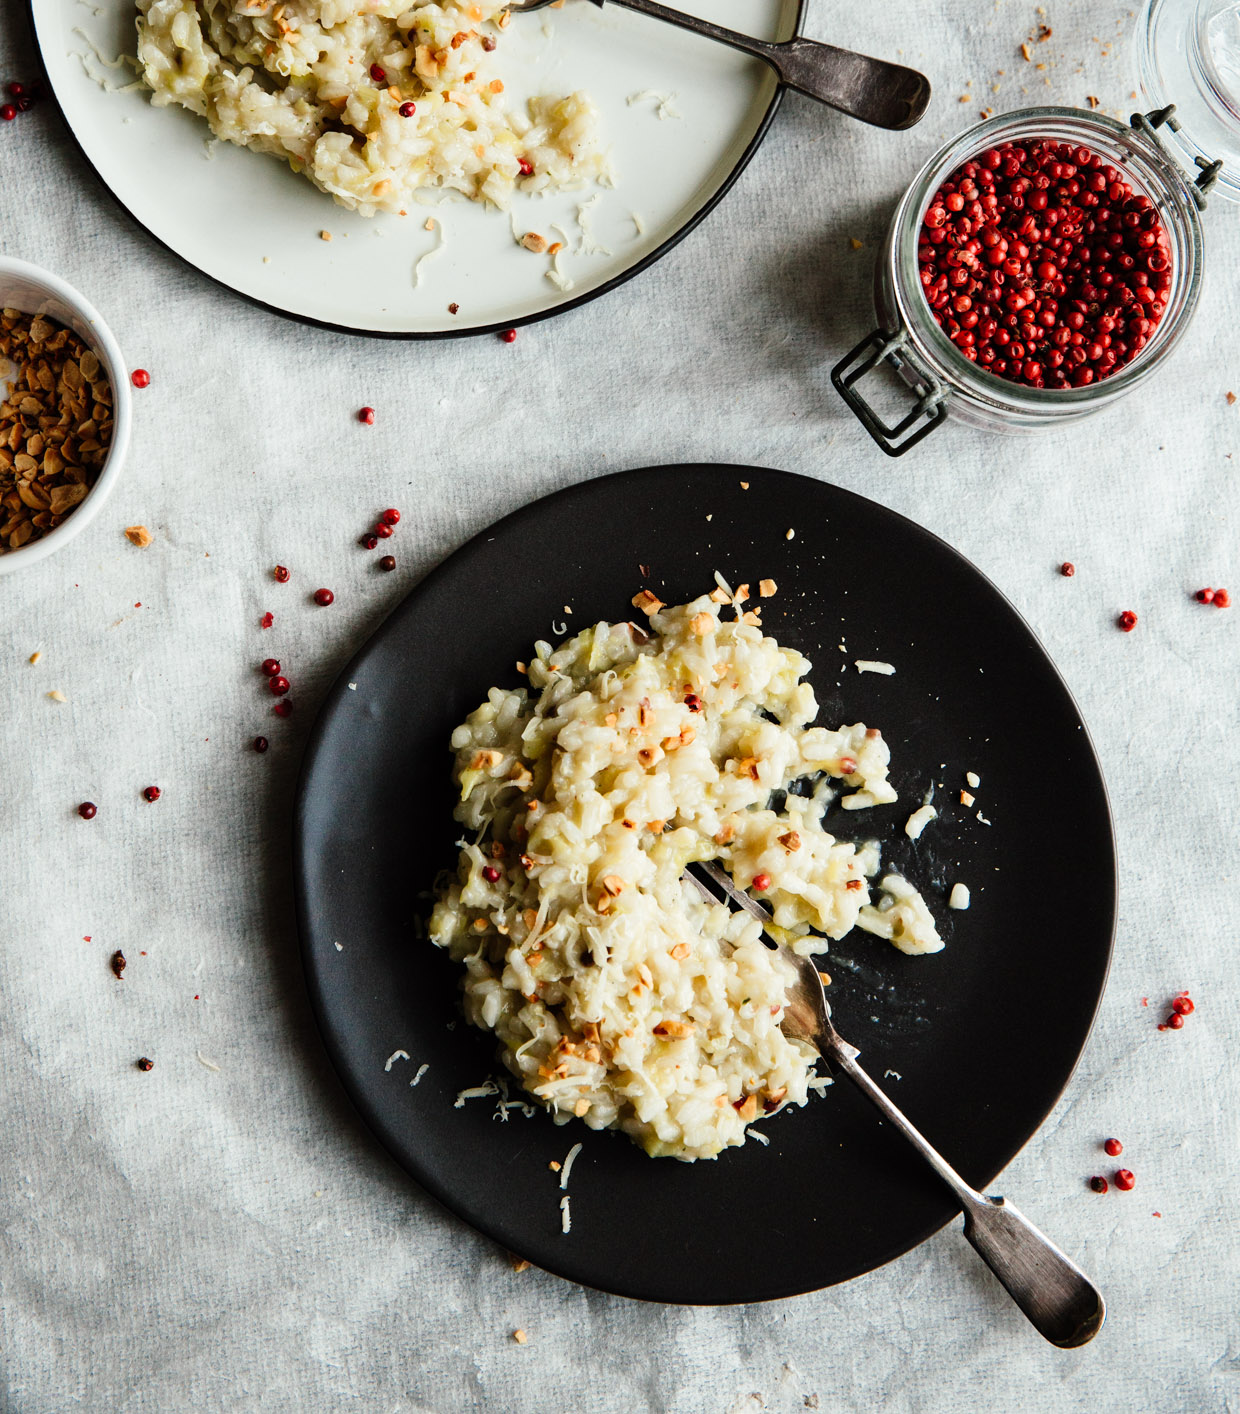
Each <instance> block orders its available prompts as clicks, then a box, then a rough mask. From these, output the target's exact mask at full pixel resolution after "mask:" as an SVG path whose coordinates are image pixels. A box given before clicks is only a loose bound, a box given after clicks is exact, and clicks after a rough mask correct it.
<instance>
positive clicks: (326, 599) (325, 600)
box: [314, 589, 336, 609]
mask: <svg viewBox="0 0 1240 1414" xmlns="http://www.w3.org/2000/svg"><path fill="white" fill-rule="evenodd" d="M335 601H336V596H335V595H334V594H333V593H332V592H331V590H330V589H316V590H315V591H314V602H315V603H316V604H318V605H319V607H320V608H323V609H326V608H327V606H328V605H329V604H334V603H335Z"/></svg>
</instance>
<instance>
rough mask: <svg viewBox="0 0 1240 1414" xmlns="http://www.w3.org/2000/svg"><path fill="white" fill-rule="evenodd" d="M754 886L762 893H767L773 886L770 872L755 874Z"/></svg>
mask: <svg viewBox="0 0 1240 1414" xmlns="http://www.w3.org/2000/svg"><path fill="white" fill-rule="evenodd" d="M753 886H754V888H755V889H757V890H758V892H759V893H760V894H764V893H766V891H767V889H769V888H770V887H771V876H770V875H769V874H755V875H754V876H753Z"/></svg>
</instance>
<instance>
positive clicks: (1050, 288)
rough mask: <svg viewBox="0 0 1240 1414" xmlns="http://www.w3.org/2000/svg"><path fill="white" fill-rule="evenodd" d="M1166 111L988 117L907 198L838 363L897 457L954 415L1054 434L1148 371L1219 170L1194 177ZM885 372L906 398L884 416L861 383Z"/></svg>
mask: <svg viewBox="0 0 1240 1414" xmlns="http://www.w3.org/2000/svg"><path fill="white" fill-rule="evenodd" d="M1171 111H1173V110H1163V111H1160V112H1156V113H1151V114H1148V115H1146V114H1134V116H1133V118H1132V120H1131V122H1130V124H1128V125H1124V124H1123V123H1119V122H1117V121H1115V120H1114V119H1112V118H1109V117H1106V116H1105V115H1103V114H1100V113H1092V112H1086V111H1084V110H1078V109H1072V108H1026V109H1022V110H1020V111H1018V112H1015V113H1006V114H1003V115H1001V116H1000V117H996V118H990V119H988V120H987V121H986V122H984V123H980V124H978V125H977V126H976V127H973V128H970V129H969V130H968V131H967V132H964V133H962V134H961V135H960V136H959V137H957V138H954V139H953V140H952V141H951V142H949V143H947V144H946V145H945V146H944V147H942V148H941V149H940V150H939V151H938V152H937V153H935V155H934V156H933V157H932V158H931V159H930V160H929V162H927V163H926V165H925V166H924V167H923V168H922V170H921V171H920V172H919V173H918V175H917V177H916V178H914V180H913V182H912V184H911V185H910V186H909V188H908V190H907V191H906V192H905V194H904V197H903V198H902V200H901V202H900V204H899V206H898V207H897V209H896V213H895V216H894V217H893V219H892V222H891V225H890V227H889V229H888V233H887V239H886V242H885V244H884V246H883V250H882V253H881V255H880V256H879V261H878V268H877V270H876V273H875V308H876V311H877V315H878V321H879V327H878V328H877V329H875V330H874V331H873V333H871V334H870V335H869V336H868V337H867V338H866V339H865V340H864V341H863V342H862V343H861V344H859V345H858V346H857V348H855V349H854V350H853V351H852V352H851V353H850V354H849V355H848V356H847V357H846V358H845V359H843V360H842V361H841V362H840V363H839V364H838V365H837V366H836V367H835V369H834V370H833V371H832V375H831V376H832V381H833V383H834V384H835V386H836V388H837V389H838V391H839V392H840V394H841V395H842V396H843V398H844V399H845V401H846V402H847V403H848V405H849V407H850V408H851V409H852V411H853V412H854V413H855V414H856V416H857V417H858V418H859V420H860V421H861V422H862V424H863V426H864V427H865V428H866V430H867V431H868V432H869V433H870V435H871V436H872V437H873V438H874V440H875V442H877V444H878V445H879V446H880V447H881V448H882V450H883V451H884V452H886V453H887V454H888V455H889V456H899V455H901V454H902V453H903V452H905V451H907V450H908V449H909V448H910V447H912V446H914V445H916V443H917V442H919V441H921V439H922V438H923V437H925V436H927V435H928V434H929V433H930V432H932V431H934V430H935V428H937V427H938V426H939V425H940V424H941V423H942V422H944V421H945V420H946V419H947V418H948V417H949V416H950V417H955V418H959V419H960V420H961V421H963V422H968V423H971V424H973V425H975V426H979V427H984V428H988V429H990V430H994V431H1004V432H1028V431H1036V430H1038V429H1041V428H1046V427H1052V426H1061V425H1063V424H1065V423H1067V422H1071V421H1073V420H1075V419H1078V418H1081V417H1086V416H1088V415H1089V414H1090V413H1093V412H1097V411H1099V410H1100V409H1101V408H1104V407H1107V406H1109V405H1110V404H1111V403H1113V402H1115V401H1116V400H1117V399H1118V398H1121V397H1123V396H1124V394H1125V393H1129V392H1131V391H1132V389H1133V388H1135V387H1136V386H1137V385H1138V384H1139V383H1142V382H1144V381H1145V380H1146V379H1147V378H1149V377H1150V376H1151V375H1152V374H1153V373H1154V372H1155V371H1156V370H1157V369H1158V368H1159V367H1160V366H1161V365H1162V363H1163V361H1164V359H1166V358H1167V356H1168V355H1169V354H1170V353H1171V351H1172V350H1173V349H1174V348H1175V347H1176V345H1177V344H1178V343H1179V340H1180V338H1181V337H1182V336H1183V334H1184V332H1185V330H1186V329H1187V328H1188V325H1189V322H1190V321H1191V319H1192V316H1193V314H1194V312H1195V310H1196V308H1197V303H1198V298H1199V295H1200V290H1201V277H1202V262H1203V244H1202V230H1201V221H1200V214H1199V213H1200V211H1201V209H1202V208H1204V206H1205V193H1206V192H1207V191H1208V190H1209V188H1210V186H1211V185H1212V184H1213V182H1214V180H1215V179H1216V177H1217V172H1218V167H1219V165H1220V164H1217V163H1216V164H1211V165H1209V166H1203V170H1202V171H1201V172H1200V173H1199V174H1197V175H1196V176H1195V178H1194V177H1193V176H1189V175H1187V174H1186V173H1185V172H1184V171H1183V170H1182V169H1181V168H1180V167H1179V166H1178V165H1177V164H1176V162H1175V161H1174V160H1173V159H1172V158H1171V157H1170V156H1169V155H1168V153H1167V152H1166V151H1165V150H1164V148H1163V145H1162V142H1161V141H1160V139H1159V128H1160V127H1161V126H1162V125H1163V124H1164V123H1166V122H1167V121H1168V119H1169V118H1170V117H1171ZM882 365H886V366H887V367H888V368H890V369H894V371H895V372H896V373H897V374H898V375H899V377H900V379H901V380H902V381H903V383H905V384H906V385H907V386H908V388H909V389H910V390H911V392H912V394H913V401H912V405H911V407H909V408H908V409H907V410H906V411H905V412H904V414H903V415H902V416H900V417H898V418H897V419H896V420H895V421H894V422H891V423H889V422H887V421H886V420H884V418H883V417H881V416H880V414H879V413H878V412H876V411H875V409H874V407H873V406H872V405H871V403H870V402H869V400H868V399H867V398H866V397H865V396H864V394H863V393H862V391H861V389H860V387H859V386H858V385H859V383H860V382H861V380H862V379H864V378H865V377H866V375H867V374H869V373H871V372H872V371H874V370H876V369H880V368H881V366H882Z"/></svg>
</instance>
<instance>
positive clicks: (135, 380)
mask: <svg viewBox="0 0 1240 1414" xmlns="http://www.w3.org/2000/svg"><path fill="white" fill-rule="evenodd" d="M129 381H130V382H131V383H132V384H133V385H134V387H135V388H149V387H150V384H151V375H150V374H149V373H148V372H147V371H146V369H145V368H135V369H134V371H133V372H132V373H131V374H130V375H129Z"/></svg>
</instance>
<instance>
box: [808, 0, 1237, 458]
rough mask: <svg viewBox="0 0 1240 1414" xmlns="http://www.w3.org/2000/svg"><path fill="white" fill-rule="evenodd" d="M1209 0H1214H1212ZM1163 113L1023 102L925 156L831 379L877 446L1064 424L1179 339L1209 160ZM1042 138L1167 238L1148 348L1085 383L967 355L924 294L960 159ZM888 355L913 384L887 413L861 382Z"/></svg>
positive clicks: (1112, 396) (1195, 289) (1194, 267)
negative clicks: (937, 211) (921, 262)
mask: <svg viewBox="0 0 1240 1414" xmlns="http://www.w3.org/2000/svg"><path fill="white" fill-rule="evenodd" d="M1215 3H1217V0H1215ZM1170 116H1171V115H1170V114H1168V113H1165V112H1162V113H1152V114H1149V115H1140V114H1137V115H1134V117H1133V120H1132V123H1131V124H1129V125H1125V124H1123V123H1119V122H1116V121H1115V120H1114V119H1113V118H1108V117H1106V116H1105V115H1103V114H1101V113H1091V112H1087V111H1085V110H1082V109H1075V108H1024V109H1021V110H1019V111H1017V112H1014V113H1005V114H1001V115H1000V116H998V117H995V118H989V119H987V120H986V121H985V122H984V123H979V124H978V125H977V126H975V127H972V128H970V129H968V130H967V131H966V132H964V133H962V134H961V135H960V136H959V137H956V138H954V139H952V141H950V142H949V143H947V144H946V145H945V146H944V147H942V148H940V149H939V151H938V152H936V153H935V154H934V156H933V157H932V158H931V159H930V160H929V161H928V162H927V163H926V165H925V166H924V167H923V168H922V169H921V171H920V172H919V173H918V174H917V176H916V177H915V178H914V179H913V181H912V183H911V184H910V185H909V188H908V190H907V191H906V192H905V193H904V196H903V198H902V200H901V201H900V204H899V206H898V207H897V208H896V212H895V215H894V217H893V218H892V221H891V225H890V227H889V229H888V232H887V239H886V242H885V244H884V246H883V250H882V254H881V255H880V257H879V261H878V268H877V271H876V273H875V295H874V303H875V309H876V312H877V315H878V328H877V329H876V330H874V331H873V333H871V334H870V335H869V336H868V337H867V338H866V339H865V340H864V341H863V342H862V343H861V344H860V345H858V347H857V348H855V349H854V350H853V351H852V352H851V353H850V354H849V355H848V356H847V358H845V359H844V360H843V361H842V362H841V363H839V364H838V365H837V366H836V367H835V369H834V370H833V371H832V375H831V377H832V382H833V383H834V384H835V386H836V388H837V390H838V391H839V392H840V394H841V396H842V397H843V398H844V400H845V401H846V402H847V403H848V405H849V407H850V408H851V409H852V411H853V412H854V413H855V414H856V415H857V417H858V418H859V419H860V421H861V422H862V424H863V425H864V426H865V428H866V430H867V431H868V432H869V433H870V435H871V436H872V437H873V438H874V440H875V441H876V442H877V443H878V445H879V446H880V447H881V448H882V449H883V451H885V452H886V453H888V455H890V456H899V455H901V454H902V453H903V452H905V451H907V450H908V449H909V448H910V447H912V446H914V445H916V443H917V442H919V441H920V440H921V439H922V438H923V437H925V436H926V435H928V434H929V433H930V432H932V431H934V430H935V428H937V427H938V426H940V425H941V424H942V423H943V422H945V421H946V420H947V419H948V418H949V417H950V418H959V419H960V420H961V421H963V422H968V423H971V424H973V425H975V426H979V427H985V428H989V429H992V430H995V431H1002V432H1033V431H1037V430H1039V429H1042V428H1047V427H1054V426H1061V425H1063V424H1064V423H1068V422H1071V421H1074V420H1075V419H1078V418H1082V417H1087V416H1088V415H1089V414H1090V413H1094V412H1098V411H1100V410H1101V409H1102V408H1104V407H1108V406H1110V404H1112V403H1114V402H1115V401H1116V400H1117V399H1119V398H1122V397H1123V396H1124V395H1125V394H1126V393H1130V392H1131V391H1132V390H1133V389H1134V388H1135V387H1137V385H1138V384H1140V383H1144V382H1145V381H1146V379H1148V378H1150V377H1151V376H1152V375H1153V374H1154V373H1155V372H1156V371H1157V370H1158V369H1159V368H1160V367H1161V366H1162V363H1163V361H1164V360H1165V359H1166V358H1167V357H1168V356H1169V355H1170V353H1171V352H1172V350H1173V349H1174V348H1175V347H1176V345H1177V344H1178V343H1179V341H1180V339H1181V338H1182V337H1183V335H1184V332H1185V330H1186V329H1187V328H1188V325H1189V322H1190V321H1191V319H1192V317H1193V314H1194V312H1195V311H1196V308H1197V303H1198V299H1199V296H1200V292H1201V277H1202V265H1203V255H1204V251H1203V242H1202V229H1201V219H1200V214H1199V213H1200V209H1201V208H1202V207H1204V205H1205V196H1204V193H1205V190H1207V189H1208V188H1209V187H1210V185H1211V184H1212V183H1213V181H1214V180H1215V179H1216V178H1217V168H1216V167H1214V168H1211V169H1208V170H1206V171H1203V172H1201V173H1200V174H1196V173H1195V174H1194V176H1195V177H1196V180H1194V176H1190V175H1188V174H1187V173H1186V172H1185V171H1184V169H1183V168H1181V167H1180V166H1179V165H1178V163H1177V162H1176V161H1175V160H1174V159H1173V158H1172V157H1171V156H1170V155H1169V154H1168V152H1167V150H1166V149H1165V147H1164V146H1163V143H1162V141H1161V139H1160V135H1159V133H1160V129H1161V128H1162V126H1163V125H1164V124H1165V123H1166V122H1167V120H1168V118H1169V117H1170ZM1038 138H1042V139H1049V140H1052V141H1056V142H1065V143H1071V144H1072V145H1073V146H1075V147H1085V148H1088V149H1089V150H1090V152H1093V153H1096V154H1097V155H1098V156H1099V157H1101V158H1102V159H1103V161H1104V162H1106V163H1107V164H1108V165H1110V166H1114V167H1117V168H1120V169H1121V170H1122V171H1123V173H1124V179H1125V180H1126V181H1127V182H1128V183H1129V184H1130V185H1131V186H1132V187H1133V189H1134V191H1136V192H1139V193H1141V194H1143V195H1144V196H1146V197H1147V198H1148V199H1149V200H1150V201H1151V202H1152V203H1153V204H1154V206H1155V207H1156V208H1157V210H1158V212H1159V215H1160V217H1161V220H1162V223H1163V227H1164V229H1165V231H1166V233H1167V236H1168V239H1169V241H1170V247H1171V257H1172V261H1171V276H1172V279H1171V286H1170V289H1169V290H1168V291H1167V295H1166V308H1165V310H1164V313H1163V316H1162V318H1161V319H1160V320H1159V322H1158V325H1157V327H1156V329H1155V330H1154V332H1153V333H1152V334H1151V336H1150V338H1149V342H1148V343H1147V344H1146V345H1145V347H1144V348H1143V349H1142V350H1141V351H1140V352H1139V353H1138V354H1137V355H1136V356H1135V357H1134V358H1132V359H1131V360H1130V361H1129V362H1128V363H1126V364H1124V365H1122V366H1121V367H1120V368H1119V369H1118V370H1117V371H1116V372H1114V373H1112V374H1111V375H1110V376H1109V377H1107V378H1104V379H1101V380H1099V381H1098V382H1095V383H1092V384H1089V385H1088V386H1086V387H1083V388H1062V389H1060V388H1032V387H1028V386H1026V385H1024V384H1020V383H1014V382H1009V381H1007V380H1006V379H1004V378H1000V377H998V376H997V375H995V374H993V373H988V372H987V371H986V370H985V368H983V367H981V366H979V365H978V364H976V363H973V362H971V361H970V360H969V359H967V358H965V356H964V355H963V354H962V353H961V352H960V350H959V349H958V348H957V347H956V346H955V344H953V343H952V341H951V340H950V339H949V338H948V336H947V335H946V334H945V333H944V332H943V331H942V330H941V329H940V328H939V326H938V323H937V322H936V320H935V317H934V314H933V312H932V310H931V308H930V305H929V303H928V301H927V300H926V297H925V294H924V293H923V289H922V284H921V278H920V272H919V268H918V259H917V247H918V239H919V233H920V231H921V226H922V222H923V219H924V217H925V214H926V209H927V207H928V206H929V204H930V200H931V198H932V197H933V196H934V193H935V192H936V191H937V190H938V188H939V186H940V185H941V184H942V183H943V182H944V181H945V180H946V179H947V178H948V177H949V176H950V175H951V174H952V173H953V172H954V171H955V170H956V169H957V168H958V167H959V166H960V165H961V164H962V163H965V162H967V161H969V160H970V158H973V157H976V156H977V155H978V154H979V153H981V152H984V151H985V150H986V149H987V148H990V147H997V146H1000V145H1002V144H1003V143H1022V142H1027V141H1033V140H1035V139H1038ZM883 364H886V365H887V366H889V367H890V368H893V369H894V370H895V371H896V372H897V373H898V374H899V376H900V378H901V379H902V380H903V382H904V383H905V384H907V385H908V387H909V388H910V389H911V390H912V392H913V393H914V394H915V399H914V402H913V405H912V407H911V408H910V409H909V411H908V412H907V414H906V415H905V416H904V417H902V418H900V419H899V420H897V421H895V422H894V423H888V422H887V421H885V420H884V419H883V418H882V417H881V416H880V415H879V414H878V413H877V412H876V411H875V409H874V407H873V406H872V405H871V403H870V402H869V401H868V400H867V398H866V397H865V396H864V394H863V393H862V391H861V389H860V387H859V386H858V385H859V384H860V383H861V381H862V380H863V379H864V378H865V377H866V375H867V374H869V373H871V372H873V371H874V370H875V369H878V368H879V367H880V366H881V365H883Z"/></svg>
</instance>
